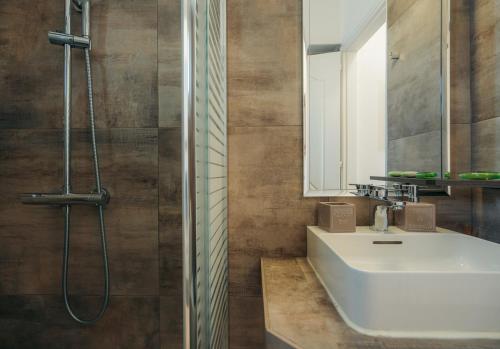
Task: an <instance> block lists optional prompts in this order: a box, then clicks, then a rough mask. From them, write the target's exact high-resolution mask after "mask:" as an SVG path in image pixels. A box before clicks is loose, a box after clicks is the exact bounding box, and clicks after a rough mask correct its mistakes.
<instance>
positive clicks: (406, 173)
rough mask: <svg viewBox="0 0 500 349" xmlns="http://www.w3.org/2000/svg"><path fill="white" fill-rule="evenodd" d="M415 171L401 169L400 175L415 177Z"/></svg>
mask: <svg viewBox="0 0 500 349" xmlns="http://www.w3.org/2000/svg"><path fill="white" fill-rule="evenodd" d="M417 173H418V172H417V171H403V173H402V175H401V176H402V177H407V178H415V177H417Z"/></svg>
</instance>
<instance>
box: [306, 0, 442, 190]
mask: <svg viewBox="0 0 500 349" xmlns="http://www.w3.org/2000/svg"><path fill="white" fill-rule="evenodd" d="M448 13H449V11H448V8H447V1H446V0H412V1H410V0H354V1H353V0H304V1H303V21H302V22H303V96H304V109H303V113H304V195H305V196H334V195H346V194H348V192H349V188H350V186H349V184H351V183H364V184H367V183H372V181H371V180H370V176H377V175H378V176H385V175H386V174H387V173H388V172H389V171H432V172H436V173H438V175H441V174H443V173H444V172H445V171H447V169H448V158H449V150H448V149H449V147H448V143H449V142H448V134H449V132H448V126H447V125H448V121H447V120H448V118H447V115H448V113H447V107H446V106H447V97H446V96H447V91H448V88H447V86H448V83H447V81H448V79H447V71H448V68H447V67H448V64H447V62H448V53H447V52H448V50H447V45H446V43H447V40H448V30H447V18H448V15H447V14H448ZM443 28H446V30H445V29H443Z"/></svg>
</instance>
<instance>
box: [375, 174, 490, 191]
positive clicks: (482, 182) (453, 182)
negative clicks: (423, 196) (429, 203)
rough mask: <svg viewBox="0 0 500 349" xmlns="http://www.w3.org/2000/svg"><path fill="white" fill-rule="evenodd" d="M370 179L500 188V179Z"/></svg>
mask: <svg viewBox="0 0 500 349" xmlns="http://www.w3.org/2000/svg"><path fill="white" fill-rule="evenodd" d="M370 179H371V180H375V181H384V182H397V183H407V184H417V185H422V186H436V187H447V186H450V187H477V188H497V189H500V180H465V179H446V178H433V179H418V178H407V177H384V176H370Z"/></svg>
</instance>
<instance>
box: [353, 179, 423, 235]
mask: <svg viewBox="0 0 500 349" xmlns="http://www.w3.org/2000/svg"><path fill="white" fill-rule="evenodd" d="M352 185H354V186H355V187H356V192H353V194H354V195H356V196H364V197H369V198H370V199H373V200H377V201H380V202H382V203H383V204H381V205H377V206H376V209H375V212H374V216H373V224H372V225H370V228H371V229H373V230H375V231H379V232H387V231H388V230H389V212H390V211H399V210H402V209H404V208H405V205H406V202H407V201H410V202H418V201H419V195H418V194H419V188H418V185H415V184H399V183H397V184H394V185H393V186H392V188H389V187H387V186H376V185H370V184H352ZM389 193H393V195H392V196H389Z"/></svg>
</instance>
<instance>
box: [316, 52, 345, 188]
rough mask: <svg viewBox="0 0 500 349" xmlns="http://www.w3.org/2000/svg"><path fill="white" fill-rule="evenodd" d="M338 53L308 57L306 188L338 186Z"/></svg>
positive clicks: (339, 147) (339, 150) (339, 166)
mask: <svg viewBox="0 0 500 349" xmlns="http://www.w3.org/2000/svg"><path fill="white" fill-rule="evenodd" d="M340 55H341V53H340V52H331V53H323V54H318V55H313V56H309V57H308V59H309V188H310V189H312V190H330V189H339V188H340V187H341V186H340V173H341V162H340V154H341V136H340V135H341V129H340V87H341V85H340V70H341V59H340Z"/></svg>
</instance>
